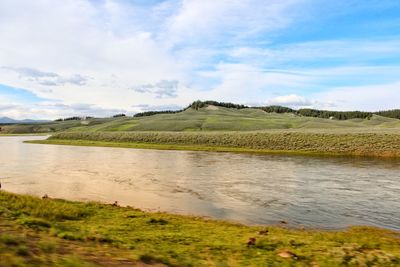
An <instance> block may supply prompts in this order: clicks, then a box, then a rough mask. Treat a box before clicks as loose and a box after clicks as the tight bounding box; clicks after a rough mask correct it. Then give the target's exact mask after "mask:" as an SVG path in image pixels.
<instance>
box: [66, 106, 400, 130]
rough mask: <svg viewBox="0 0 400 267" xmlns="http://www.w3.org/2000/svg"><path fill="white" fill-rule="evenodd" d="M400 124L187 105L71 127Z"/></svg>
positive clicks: (259, 127)
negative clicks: (169, 111) (177, 110)
mask: <svg viewBox="0 0 400 267" xmlns="http://www.w3.org/2000/svg"><path fill="white" fill-rule="evenodd" d="M370 127H377V128H382V129H385V128H399V129H400V120H397V119H391V118H385V117H381V116H376V115H374V116H373V117H372V118H371V119H352V120H343V121H339V120H329V119H321V118H312V117H302V116H297V115H294V114H290V113H284V114H277V113H266V112H264V111H262V110H259V109H251V108H249V109H230V108H223V107H217V108H216V109H208V108H201V109H199V110H194V109H187V110H185V111H184V112H180V113H175V114H158V115H153V116H147V117H139V118H129V117H126V118H119V119H116V120H110V121H108V122H105V123H103V124H99V125H93V126H91V125H88V126H80V127H75V128H72V129H70V130H71V131H85V132H87V131H90V132H104V131H258V130H268V129H337V128H355V129H357V128H370Z"/></svg>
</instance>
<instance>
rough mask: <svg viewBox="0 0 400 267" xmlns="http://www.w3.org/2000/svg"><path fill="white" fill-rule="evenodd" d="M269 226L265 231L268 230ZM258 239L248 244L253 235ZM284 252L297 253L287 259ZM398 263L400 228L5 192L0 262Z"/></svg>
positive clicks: (1, 195)
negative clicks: (252, 221)
mask: <svg viewBox="0 0 400 267" xmlns="http://www.w3.org/2000/svg"><path fill="white" fill-rule="evenodd" d="M265 230H268V233H267V234H265V233H263V232H261V231H265ZM252 237H254V238H256V241H255V244H254V245H251V246H247V245H246V242H247V241H248V240H249V238H252ZM282 251H290V252H291V253H294V254H295V255H296V257H293V258H283V257H281V256H279V253H281V252H282ZM141 262H146V263H158V264H160V266H163V265H169V266H312V265H314V266H340V265H343V266H372V265H375V266H398V265H399V264H400V235H399V233H398V232H394V231H389V230H383V229H377V228H372V227H361V226H360V227H352V228H349V229H347V230H343V231H318V230H304V229H303V230H301V229H288V228H285V227H278V226H246V225H241V224H235V223H229V222H224V221H215V220H209V219H204V218H199V217H187V216H180V215H172V214H166V213H149V212H143V211H141V210H138V209H134V208H130V207H125V208H123V207H118V206H113V205H105V204H99V203H81V202H70V201H65V200H53V199H44V200H42V199H39V198H36V197H31V196H26V195H15V194H11V193H7V192H4V191H0V266H12V264H14V266H32V265H33V266H39V265H42V266H49V265H55V266H95V265H103V266H104V265H105V266H123V263H126V264H127V265H128V264H129V266H135V264H139V263H141Z"/></svg>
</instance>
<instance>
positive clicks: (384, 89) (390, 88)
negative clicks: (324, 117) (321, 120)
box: [314, 82, 400, 111]
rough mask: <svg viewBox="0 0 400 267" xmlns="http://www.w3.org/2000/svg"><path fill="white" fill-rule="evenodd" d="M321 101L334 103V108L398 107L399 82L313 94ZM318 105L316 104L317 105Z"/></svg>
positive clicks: (369, 109) (385, 108)
mask: <svg viewBox="0 0 400 267" xmlns="http://www.w3.org/2000/svg"><path fill="white" fill-rule="evenodd" d="M314 97H315V98H316V99H319V100H321V101H323V102H330V103H335V104H336V107H333V109H336V110H355V109H357V110H365V111H379V110H387V109H396V108H399V103H400V82H396V83H391V84H378V85H370V86H352V87H338V88H333V89H331V90H329V91H326V92H322V93H316V94H314ZM317 107H318V105H317Z"/></svg>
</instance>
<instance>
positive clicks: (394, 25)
mask: <svg viewBox="0 0 400 267" xmlns="http://www.w3.org/2000/svg"><path fill="white" fill-rule="evenodd" d="M399 14H400V1H398V0H363V1H360V0H336V1H320V0H166V1H157V0H64V1H54V0H35V1H31V0H0V117H1V116H8V117H12V118H17V119H21V118H44V119H55V118H58V117H66V116H72V115H92V116H110V115H113V114H116V113H120V112H125V113H127V114H133V113H135V112H139V111H145V110H159V109H178V108H181V107H183V106H187V105H188V104H189V103H191V102H192V101H194V100H197V99H200V100H217V101H225V102H235V103H241V104H249V105H270V104H279V105H285V106H291V107H295V108H299V107H315V108H323V109H332V110H354V109H358V110H381V109H391V108H400V15H399Z"/></svg>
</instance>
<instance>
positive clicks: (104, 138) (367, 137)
mask: <svg viewBox="0 0 400 267" xmlns="http://www.w3.org/2000/svg"><path fill="white" fill-rule="evenodd" d="M33 143H45V144H63V145H84V146H111V147H130V148H151V149H176V150H203V151H226V152H258V153H289V154H301V155H343V156H347V155H350V156H372V157H400V133H399V132H355V133H351V132H340V131H327V132H304V131H287V130H286V131H285V130H278V131H263V132H65V133H57V134H54V135H53V136H51V137H50V138H49V139H48V140H40V141H33Z"/></svg>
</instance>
